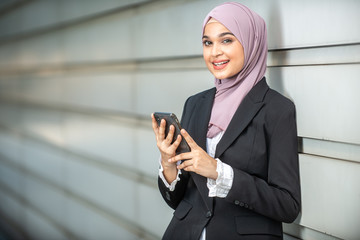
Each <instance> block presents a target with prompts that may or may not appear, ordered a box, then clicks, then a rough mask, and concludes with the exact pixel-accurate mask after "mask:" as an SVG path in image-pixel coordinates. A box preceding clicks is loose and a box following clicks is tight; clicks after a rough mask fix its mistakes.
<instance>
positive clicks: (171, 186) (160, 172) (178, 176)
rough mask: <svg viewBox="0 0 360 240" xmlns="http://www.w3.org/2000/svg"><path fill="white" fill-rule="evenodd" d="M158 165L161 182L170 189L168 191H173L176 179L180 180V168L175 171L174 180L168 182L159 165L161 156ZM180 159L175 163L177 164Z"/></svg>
mask: <svg viewBox="0 0 360 240" xmlns="http://www.w3.org/2000/svg"><path fill="white" fill-rule="evenodd" d="M159 164H160V167H159V177H160V178H161V180H162V181H163V183H164V184H165V186H166V187H167V188H168V189H169V190H170V191H174V190H175V186H176V183H177V182H178V181H180V174H181V170H180V169H179V170H178V172H177V176H176V178H175V180H174V181H172V182H171V183H170V184H169V183H168V182H167V181H166V179H165V176H164V168H163V167H162V165H161V158H160V161H159ZM179 164H180V161H179V162H177V163H176V165H179Z"/></svg>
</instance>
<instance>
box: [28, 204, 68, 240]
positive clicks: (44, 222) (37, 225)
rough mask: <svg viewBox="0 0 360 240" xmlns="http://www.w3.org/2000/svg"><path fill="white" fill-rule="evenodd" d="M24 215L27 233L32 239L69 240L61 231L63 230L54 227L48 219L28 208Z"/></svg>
mask: <svg viewBox="0 0 360 240" xmlns="http://www.w3.org/2000/svg"><path fill="white" fill-rule="evenodd" d="M54 207H55V206H54ZM24 213H25V221H26V224H25V231H26V232H27V234H28V235H29V236H30V237H31V238H33V239H39V240H48V239H57V240H62V239H63V240H65V239H68V237H67V236H66V235H65V234H64V232H62V231H61V229H59V228H57V227H56V226H54V225H52V224H51V222H49V221H48V219H46V218H45V219H44V218H43V217H42V216H40V215H38V214H37V213H36V212H34V211H33V210H32V209H29V208H26V209H25V211H24Z"/></svg>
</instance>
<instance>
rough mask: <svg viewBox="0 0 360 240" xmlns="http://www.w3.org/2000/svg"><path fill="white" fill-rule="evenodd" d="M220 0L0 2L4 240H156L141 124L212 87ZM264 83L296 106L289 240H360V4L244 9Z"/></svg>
mask: <svg viewBox="0 0 360 240" xmlns="http://www.w3.org/2000/svg"><path fill="white" fill-rule="evenodd" d="M220 2H222V1H216V0H211V1H209V0H207V1H205V0H203V1H201V0H198V1H189V0H176V1H175V0H173V1H146V0H137V1H131V0H118V1H115V0H112V1H110V0H108V1H96V0H88V1H85V0H83V1H81V0H75V1H70V0H63V1H50V0H49V1H46V0H44V1H10V0H8V1H4V0H3V1H1V3H0V226H1V227H0V232H1V234H0V238H1V237H3V238H5V239H6V238H7V237H9V238H17V237H19V238H20V237H21V236H23V237H25V238H33V239H125V240H132V239H159V238H160V236H161V235H162V233H163V231H164V230H165V228H166V225H167V223H168V221H169V219H170V218H171V216H172V211H171V210H170V209H169V208H168V207H167V206H166V205H165V203H164V202H163V200H162V199H161V197H160V194H159V193H158V191H157V188H156V176H157V167H158V150H157V149H156V146H155V142H154V136H153V133H152V130H151V126H150V113H151V112H154V111H172V112H175V113H176V114H177V115H179V116H180V115H181V111H182V106H183V103H184V101H185V100H186V98H187V97H188V96H189V95H191V94H194V93H196V92H198V91H200V90H204V89H206V88H209V87H212V85H213V78H212V76H211V74H210V73H209V72H208V71H207V69H206V67H205V65H204V63H203V61H202V59H201V53H202V49H201V39H200V37H201V35H200V31H201V24H202V21H203V18H204V17H205V15H206V14H207V12H208V11H209V10H210V9H212V8H213V7H214V6H215V5H217V4H218V3H220ZM242 2H243V3H244V4H246V5H248V6H249V7H250V8H252V9H254V10H255V11H257V12H258V13H259V14H260V15H262V16H263V17H264V19H265V20H266V22H267V24H268V34H269V49H270V50H269V56H268V70H267V77H268V82H269V84H270V85H271V87H273V88H274V89H276V90H278V91H280V92H281V93H283V94H284V95H286V96H287V97H289V98H290V99H292V100H293V101H294V102H295V104H296V107H297V121H298V133H299V156H300V166H301V184H302V201H303V208H302V213H301V215H300V216H299V217H298V219H297V220H296V221H295V223H294V224H285V225H284V231H285V232H286V233H287V234H288V235H287V239H292V237H290V236H294V237H297V238H300V239H325V240H327V239H336V238H341V239H359V237H360V228H359V226H360V204H359V202H360V127H359V122H360V111H359V104H360V94H359V93H358V92H359V90H360V27H359V23H360V14H359V12H360V1H357V0H343V1H337V0H302V1H286V0H272V1H269V0H244V1H242Z"/></svg>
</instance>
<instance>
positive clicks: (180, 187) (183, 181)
mask: <svg viewBox="0 0 360 240" xmlns="http://www.w3.org/2000/svg"><path fill="white" fill-rule="evenodd" d="M189 99H190V98H189ZM189 99H188V100H187V101H186V102H185V105H184V109H183V114H182V117H181V126H182V127H184V126H185V125H184V124H186V121H188V119H189V116H188V115H189V114H191V111H190V110H191V107H189V104H188V103H189ZM190 105H191V104H190ZM189 176H190V175H189V173H188V172H186V171H181V174H180V175H179V178H180V180H179V181H178V182H177V183H176V186H175V189H174V191H170V189H169V188H168V187H166V186H165V184H164V182H163V180H162V179H161V178H160V177H158V187H159V190H160V193H161V196H162V197H163V199H164V200H165V202H166V203H167V204H168V205H169V206H170V207H171V208H173V209H176V207H177V206H178V205H179V203H180V201H181V200H182V198H183V196H184V195H185V191H186V186H187V184H188V180H189Z"/></svg>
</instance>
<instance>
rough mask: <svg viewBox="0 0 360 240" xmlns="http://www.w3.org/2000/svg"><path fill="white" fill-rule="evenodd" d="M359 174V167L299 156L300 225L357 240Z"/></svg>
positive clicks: (351, 163)
mask: <svg viewBox="0 0 360 240" xmlns="http://www.w3.org/2000/svg"><path fill="white" fill-rule="evenodd" d="M359 172H360V164H359V163H353V162H347V161H336V160H333V159H327V158H322V157H315V156H309V155H304V154H301V155H300V173H301V185H302V193H301V195H302V210H301V217H300V220H299V223H300V225H302V226H305V227H309V228H312V229H317V230H318V231H320V232H323V233H326V234H329V235H333V236H336V237H338V238H342V239H353V240H355V239H358V237H359V236H360V229H359V227H358V226H359V221H360V206H359V204H358V203H359V201H360V175H359ZM340 196H342V197H340ZM350 206H351V207H350Z"/></svg>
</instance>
